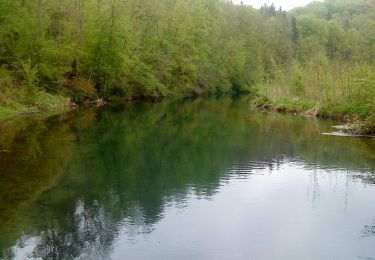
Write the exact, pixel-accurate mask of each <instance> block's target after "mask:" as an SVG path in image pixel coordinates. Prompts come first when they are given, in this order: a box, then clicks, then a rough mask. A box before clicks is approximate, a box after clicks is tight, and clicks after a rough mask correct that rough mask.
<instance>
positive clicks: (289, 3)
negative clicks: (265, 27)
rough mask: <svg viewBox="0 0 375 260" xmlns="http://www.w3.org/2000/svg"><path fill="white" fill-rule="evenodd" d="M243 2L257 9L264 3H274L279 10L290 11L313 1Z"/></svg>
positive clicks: (246, 0) (238, 1) (260, 0)
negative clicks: (280, 8)
mask: <svg viewBox="0 0 375 260" xmlns="http://www.w3.org/2000/svg"><path fill="white" fill-rule="evenodd" d="M234 2H236V3H241V0H235V1H234ZM243 2H244V4H247V5H252V6H254V7H255V8H260V7H261V6H262V5H264V3H266V4H268V5H271V4H272V3H273V4H274V5H275V6H276V7H277V8H279V7H280V6H281V7H282V8H283V9H284V10H290V9H293V8H294V7H297V6H304V5H307V4H308V3H310V2H312V0H243Z"/></svg>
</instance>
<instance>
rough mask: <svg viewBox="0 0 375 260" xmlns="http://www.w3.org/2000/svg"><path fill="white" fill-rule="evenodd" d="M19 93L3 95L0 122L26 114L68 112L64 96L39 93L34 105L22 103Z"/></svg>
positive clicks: (10, 92)
mask: <svg viewBox="0 0 375 260" xmlns="http://www.w3.org/2000/svg"><path fill="white" fill-rule="evenodd" d="M21 96H22V95H21V94H20V93H19V91H9V92H7V93H2V95H1V103H0V120H1V119H6V118H9V117H12V116H17V115H25V114H28V115H30V114H42V113H43V114H50V113H54V112H63V111H65V110H67V99H66V98H65V97H63V96H58V95H51V94H48V93H45V92H40V93H38V96H37V97H36V99H35V101H34V102H33V105H26V104H25V103H23V102H22V98H21Z"/></svg>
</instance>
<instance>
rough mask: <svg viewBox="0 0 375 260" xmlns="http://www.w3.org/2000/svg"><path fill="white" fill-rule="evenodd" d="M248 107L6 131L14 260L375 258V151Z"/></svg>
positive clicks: (204, 107)
mask: <svg viewBox="0 0 375 260" xmlns="http://www.w3.org/2000/svg"><path fill="white" fill-rule="evenodd" d="M332 124H334V122H330V121H318V120H314V119H307V118H303V117H294V116H290V115H280V114H270V113H261V112H256V111H251V110H250V109H249V108H248V101H247V100H246V99H241V100H232V99H229V98H223V99H219V100H205V101H204V100H194V101H184V102H170V103H167V102H165V103H158V104H152V103H131V104H126V105H120V106H111V107H105V108H101V109H81V110H78V111H74V112H72V113H69V114H65V115H60V116H55V117H53V118H49V119H47V120H37V119H35V120H21V119H16V120H11V121H6V122H1V123H0V131H1V135H0V258H4V259H28V258H31V259H33V258H35V259H74V258H77V259H163V260H164V259H189V260H190V259H375V140H373V139H356V138H342V137H333V136H324V135H321V133H322V132H326V131H329V129H330V126H331V125H332Z"/></svg>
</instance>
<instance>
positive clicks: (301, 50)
mask: <svg viewBox="0 0 375 260" xmlns="http://www.w3.org/2000/svg"><path fill="white" fill-rule="evenodd" d="M0 2H1V4H0V85H1V91H0V105H2V106H6V105H9V104H10V103H11V102H10V101H9V96H12V98H13V99H18V100H19V101H20V102H22V103H24V104H29V105H33V104H35V102H36V100H37V97H38V95H41V93H48V94H57V95H62V96H69V97H71V98H72V99H73V100H74V101H75V102H83V101H84V100H86V99H96V98H105V99H116V98H121V99H125V98H126V99H132V98H157V97H169V96H197V95H208V94H221V93H233V92H236V93H237V92H243V91H253V92H259V93H262V94H263V95H265V96H266V97H267V99H270V100H276V99H280V98H283V97H289V98H295V97H297V98H299V99H304V100H306V101H309V102H310V101H311V102H315V104H316V102H320V104H330V102H331V103H332V102H341V103H343V102H346V101H348V100H349V101H350V102H349V103H351V104H352V103H353V102H354V103H358V104H356V105H354V108H353V109H354V110H355V111H354V112H353V111H352V112H353V113H357V114H360V115H361V116H364V117H366V116H368V115H369V113H370V112H369V111H373V110H374V107H375V104H374V103H375V101H374V99H373V98H372V97H373V96H374V94H375V87H374V85H375V72H374V59H375V2H374V1H372V0H325V1H324V2H312V3H311V4H309V5H307V6H306V7H302V8H296V9H293V10H291V11H289V12H286V11H284V10H282V9H281V8H278V7H275V6H274V5H271V6H267V5H264V6H263V7H262V8H261V9H254V8H253V7H251V6H246V5H243V4H241V5H236V4H233V3H232V2H231V1H219V0H126V1H125V0H53V1H47V0H32V1H26V0H0ZM14 93H16V94H14ZM371 95H372V97H371ZM346 103H347V102H346ZM345 109H349V110H350V109H351V108H345ZM371 109H372V110H371ZM349 110H348V111H345V113H350V112H351V110H350V111H349Z"/></svg>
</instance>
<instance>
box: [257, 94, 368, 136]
mask: <svg viewBox="0 0 375 260" xmlns="http://www.w3.org/2000/svg"><path fill="white" fill-rule="evenodd" d="M251 106H252V107H255V108H257V109H261V110H267V111H275V112H281V113H293V114H298V115H304V116H311V117H317V118H325V119H327V118H329V119H333V120H337V121H339V122H341V123H343V124H345V125H347V126H350V127H347V128H346V129H345V130H343V131H344V132H347V133H350V134H355V135H366V136H368V135H375V114H374V113H373V111H372V109H371V108H370V107H367V108H366V107H356V106H355V104H352V103H339V102H335V103H334V102H314V101H309V100H304V99H299V98H288V97H283V98H278V99H273V100H271V99H270V98H268V97H266V96H265V95H262V94H257V96H256V98H254V99H253V100H252V102H251Z"/></svg>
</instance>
